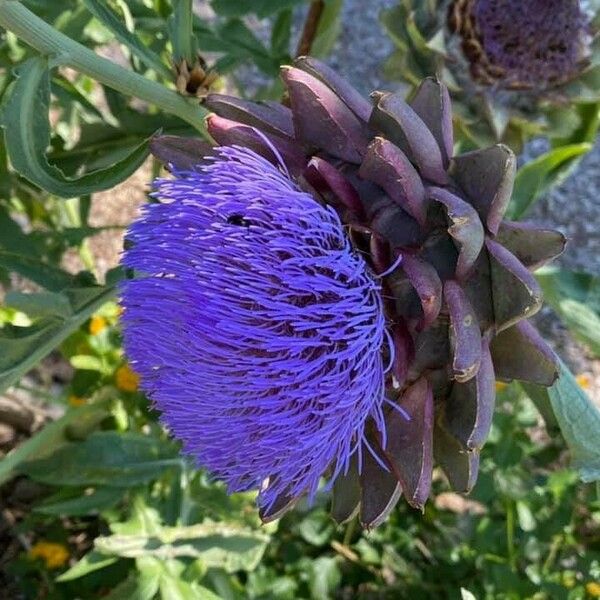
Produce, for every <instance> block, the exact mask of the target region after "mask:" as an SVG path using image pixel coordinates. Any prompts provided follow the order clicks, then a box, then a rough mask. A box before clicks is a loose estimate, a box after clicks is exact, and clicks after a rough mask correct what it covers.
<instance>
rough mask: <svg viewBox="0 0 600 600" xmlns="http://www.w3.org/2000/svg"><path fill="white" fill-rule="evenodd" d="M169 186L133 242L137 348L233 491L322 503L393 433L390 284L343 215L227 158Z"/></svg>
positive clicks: (131, 347)
mask: <svg viewBox="0 0 600 600" xmlns="http://www.w3.org/2000/svg"><path fill="white" fill-rule="evenodd" d="M174 175H175V178H174V179H160V180H157V181H156V184H155V185H156V193H155V196H156V197H157V198H158V199H160V200H161V203H157V204H149V205H147V206H146V207H145V209H144V214H143V216H142V217H141V218H140V219H139V220H138V221H137V222H135V223H134V224H133V225H132V227H131V229H130V230H129V234H128V236H127V240H128V243H129V245H130V249H128V250H127V251H126V253H125V256H124V259H123V262H124V264H125V265H126V266H127V267H131V268H133V269H135V270H136V271H137V272H138V273H139V277H138V278H136V279H133V280H129V281H127V282H126V283H125V284H124V285H123V288H122V303H123V306H124V308H125V311H124V315H123V326H124V336H125V349H126V352H127V355H128V357H129V359H130V360H131V362H132V364H133V366H134V368H135V370H136V371H137V372H138V373H139V374H140V376H141V386H142V388H143V390H144V391H145V392H146V393H147V394H148V395H149V397H150V398H151V399H152V400H153V401H154V403H155V405H156V407H157V408H158V410H159V411H161V412H162V418H163V421H164V423H165V424H166V425H167V426H168V427H169V428H170V429H171V430H172V432H173V433H174V435H175V436H176V437H177V438H179V439H180V440H181V441H182V442H183V444H184V449H185V451H186V452H188V453H190V454H192V455H193V456H194V457H196V459H197V460H198V462H199V464H200V465H202V466H204V467H206V468H207V469H208V470H209V471H210V472H211V473H213V474H214V475H215V476H216V477H217V478H219V479H222V480H224V481H225V482H227V484H228V486H229V490H230V491H240V490H248V489H255V488H258V489H261V490H262V491H261V493H260V503H261V505H263V506H266V507H269V506H270V505H272V503H273V502H274V501H275V499H276V498H277V497H278V496H281V495H287V496H291V497H296V496H298V495H300V494H302V493H309V494H311V495H312V494H314V492H315V490H316V489H317V486H318V484H319V479H320V477H321V476H322V475H323V474H324V473H325V472H326V470H327V469H328V467H332V477H335V476H336V475H337V474H338V473H340V472H343V471H345V470H346V469H347V467H348V465H349V460H350V457H351V456H352V454H353V453H354V452H356V451H359V448H360V447H361V445H362V442H363V439H364V430H365V425H366V422H367V421H368V420H369V418H373V419H374V422H375V424H376V426H377V427H378V428H379V429H380V431H383V415H382V406H383V402H384V368H383V364H382V345H383V343H384V340H385V318H384V313H383V307H382V301H381V296H380V289H379V284H378V283H377V281H376V280H375V279H374V278H373V277H372V276H371V274H370V273H369V272H368V269H367V266H366V264H365V262H364V260H363V259H362V257H361V256H360V255H359V254H357V253H356V252H355V251H354V250H353V249H352V247H351V246H350V244H349V241H348V239H347V237H346V235H345V233H344V231H343V228H342V224H341V222H340V220H339V218H338V216H337V214H336V213H335V212H334V211H333V210H332V209H331V208H324V207H322V206H321V205H319V204H318V203H317V202H316V201H315V200H314V199H313V198H312V197H311V196H310V195H309V194H307V193H305V192H303V191H301V190H300V189H299V188H298V187H297V186H296V184H295V183H294V182H293V181H292V180H291V179H290V178H289V177H287V176H286V175H284V174H283V173H282V172H280V171H279V170H278V169H277V168H276V167H274V166H273V165H272V164H270V163H269V162H267V161H266V160H264V159H263V158H261V157H260V156H258V155H257V154H255V153H254V152H252V151H250V150H247V149H242V148H237V147H233V148H220V149H218V150H217V151H216V154H215V156H214V157H213V158H211V159H206V162H205V163H204V164H203V165H200V166H198V167H197V169H196V170H194V171H185V172H177V171H175V172H174Z"/></svg>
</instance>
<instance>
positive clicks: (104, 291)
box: [0, 286, 116, 393]
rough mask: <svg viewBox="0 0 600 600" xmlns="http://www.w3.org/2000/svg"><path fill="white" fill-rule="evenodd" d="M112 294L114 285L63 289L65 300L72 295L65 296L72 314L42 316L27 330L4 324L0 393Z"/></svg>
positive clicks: (0, 337)
mask: <svg viewBox="0 0 600 600" xmlns="http://www.w3.org/2000/svg"><path fill="white" fill-rule="evenodd" d="M115 291H116V290H115V287H114V286H108V287H101V286H93V287H91V288H84V289H79V290H77V289H76V288H73V289H72V290H66V293H67V296H68V297H69V293H70V292H72V293H73V295H72V296H70V297H69V301H70V303H71V305H72V306H73V313H72V314H71V315H70V316H69V317H68V318H66V319H61V318H59V317H45V318H43V319H41V320H39V321H37V322H36V323H35V324H34V325H31V326H29V327H15V326H13V325H5V326H4V327H3V328H2V329H0V393H1V392H3V391H4V390H6V389H7V388H9V387H10V386H11V385H14V384H15V383H16V382H17V381H19V379H20V378H21V377H22V376H23V375H24V374H25V373H26V372H27V371H29V370H30V369H31V368H32V367H34V366H35V365H36V364H37V363H38V362H39V361H40V360H42V359H43V358H44V357H45V356H47V355H48V354H49V353H50V352H52V350H54V348H56V347H57V346H58V345H59V344H61V343H62V342H63V341H64V340H65V339H66V338H67V337H68V336H69V335H70V334H71V333H72V332H73V331H75V330H76V329H78V328H79V327H80V326H81V325H82V324H83V323H85V321H87V319H89V318H90V316H91V315H92V314H93V313H95V312H96V311H97V310H98V309H99V308H100V307H101V306H102V305H103V304H105V303H106V302H108V301H109V300H111V299H112V297H113V296H114V294H115ZM82 300H84V301H82Z"/></svg>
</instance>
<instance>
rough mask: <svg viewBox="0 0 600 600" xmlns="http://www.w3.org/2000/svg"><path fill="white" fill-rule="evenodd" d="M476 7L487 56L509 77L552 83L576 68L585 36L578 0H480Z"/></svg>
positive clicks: (531, 82)
mask: <svg viewBox="0 0 600 600" xmlns="http://www.w3.org/2000/svg"><path fill="white" fill-rule="evenodd" d="M474 11H475V21H476V23H477V27H478V29H479V35H480V37H481V44H482V46H483V49H484V51H485V53H486V55H487V58H488V60H489V61H490V62H491V63H492V64H493V65H495V66H497V67H499V68H501V69H503V70H504V71H505V73H506V74H505V78H506V79H507V81H508V82H509V83H510V82H511V81H512V82H519V83H521V84H524V85H533V86H544V85H556V84H559V83H563V82H564V81H567V80H568V79H570V78H572V77H574V76H576V75H577V74H578V72H579V70H580V66H581V61H582V58H584V53H585V43H586V37H587V30H586V29H587V26H586V24H587V19H586V16H585V14H584V13H583V11H582V10H581V8H580V3H579V0H527V1H523V0H478V1H477V2H476V4H475V7H474Z"/></svg>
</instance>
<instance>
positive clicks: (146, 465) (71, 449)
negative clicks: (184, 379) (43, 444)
mask: <svg viewBox="0 0 600 600" xmlns="http://www.w3.org/2000/svg"><path fill="white" fill-rule="evenodd" d="M179 464H180V459H178V458H177V453H176V451H175V448H174V446H173V445H172V444H170V443H169V444H167V443H166V442H163V441H161V440H159V439H157V438H153V437H149V436H145V435H141V434H136V433H130V432H126V433H118V432H116V431H97V432H95V433H92V434H91V435H90V436H89V437H88V438H87V439H86V440H84V441H83V442H72V443H69V444H65V445H63V446H61V447H60V448H58V449H57V450H56V452H54V453H53V454H52V455H50V456H48V457H47V458H43V459H40V460H36V461H31V462H27V463H24V464H22V465H21V468H20V470H21V472H22V473H24V474H25V475H28V476H29V477H31V478H32V479H35V480H36V481H39V482H41V483H46V484H48V485H55V486H61V485H71V486H86V485H103V486H107V487H118V488H127V487H135V486H137V485H141V484H144V483H147V482H148V481H152V480H153V479H156V478H158V477H159V476H160V475H161V474H162V473H163V472H164V471H165V470H167V469H170V468H172V467H174V466H178V465H179Z"/></svg>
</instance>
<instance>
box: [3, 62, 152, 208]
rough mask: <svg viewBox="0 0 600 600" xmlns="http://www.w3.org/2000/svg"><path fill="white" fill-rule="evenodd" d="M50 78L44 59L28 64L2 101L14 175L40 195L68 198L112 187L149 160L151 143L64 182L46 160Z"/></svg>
mask: <svg viewBox="0 0 600 600" xmlns="http://www.w3.org/2000/svg"><path fill="white" fill-rule="evenodd" d="M49 106H50V72H49V63H48V59H47V58H45V57H36V58H30V59H29V60H27V61H25V62H24V63H23V64H22V65H21V66H20V67H19V69H18V79H17V80H16V82H15V83H14V84H13V86H12V88H11V89H10V90H9V91H8V92H7V94H6V95H5V97H4V99H3V104H2V110H1V112H0V125H1V126H2V127H3V128H4V142H5V145H6V148H7V150H8V155H9V157H10V161H11V163H12V165H13V167H14V169H15V170H16V171H17V172H18V173H20V174H21V175H22V176H23V177H25V179H27V180H29V181H31V182H32V183H34V184H35V185H37V186H39V187H41V188H42V189H44V190H46V191H48V192H50V193H52V194H55V195H57V196H60V197H62V198H72V197H75V196H84V195H86V194H91V193H93V192H97V191H100V190H106V189H110V188H112V187H114V186H115V185H117V184H118V183H120V182H121V181H123V180H124V179H126V178H127V177H129V176H130V175H132V174H133V173H134V172H135V171H136V170H137V169H138V168H139V167H140V166H141V164H142V163H143V162H144V160H145V159H146V156H147V155H148V143H149V139H148V140H145V141H144V142H142V143H141V144H140V145H138V146H137V147H136V148H134V149H133V151H132V152H130V153H129V154H128V155H127V156H126V157H124V158H122V160H120V161H119V162H117V163H115V164H113V165H111V166H109V167H107V168H104V169H100V170H97V171H92V172H90V173H87V174H85V175H82V176H80V177H77V178H73V179H71V178H67V177H66V176H65V175H64V173H63V172H62V171H61V170H60V169H58V168H57V167H56V166H54V165H51V164H50V163H49V162H48V160H47V158H46V149H47V147H48V146H49V144H50V124H49V121H48V110H49Z"/></svg>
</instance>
